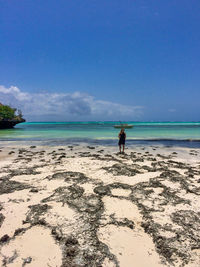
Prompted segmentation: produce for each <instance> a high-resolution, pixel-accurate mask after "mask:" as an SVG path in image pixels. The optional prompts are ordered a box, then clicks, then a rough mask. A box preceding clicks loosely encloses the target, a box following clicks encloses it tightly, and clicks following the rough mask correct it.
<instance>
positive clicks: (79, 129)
mask: <svg viewBox="0 0 200 267" xmlns="http://www.w3.org/2000/svg"><path fill="white" fill-rule="evenodd" d="M123 123H128V124H133V125H134V127H133V128H132V129H126V134H127V143H128V144H135V143H141V144H145V143H155V144H156V143H164V144H166V145H175V144H176V145H177V144H178V145H187V146H189V147H200V122H132V121H128V122H123ZM116 124H119V122H103V121H95V122H26V123H21V124H18V125H16V126H15V128H14V129H8V130H0V142H3V141H19V142H20V141H27V142H28V141H40V142H43V143H44V144H47V145H62V144H68V143H74V142H76V143H79V142H87V143H93V144H103V145H106V144H107V145H109V144H111V145H112V144H116V143H117V140H118V133H119V129H115V128H114V125H116Z"/></svg>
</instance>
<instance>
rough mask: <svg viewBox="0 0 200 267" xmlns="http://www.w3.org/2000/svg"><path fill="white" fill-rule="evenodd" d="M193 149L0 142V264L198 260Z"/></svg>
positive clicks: (199, 191)
mask: <svg viewBox="0 0 200 267" xmlns="http://www.w3.org/2000/svg"><path fill="white" fill-rule="evenodd" d="M199 155H200V149H198V148H195V149H191V148H186V147H180V146H164V145H149V146H146V145H142V144H136V145H134V146H130V147H129V146H128V149H127V150H126V154H119V153H118V147H117V146H113V145H109V146H108V145H104V146H102V145H91V144H86V143H82V144H80V143H79V144H69V145H65V146H61V145H59V146H44V145H34V144H33V142H32V144H30V143H29V144H25V145H23V144H22V143H19V142H18V145H17V142H16V143H15V142H13V141H12V142H1V144H0V183H1V186H0V188H1V189H0V226H1V227H0V250H1V253H0V262H1V264H3V263H8V262H10V264H11V266H16V265H20V264H21V265H23V264H24V265H25V264H26V263H29V264H30V266H48V264H49V265H50V266H86V265H87V266H92V264H96V265H95V266H98V264H99V265H101V266H104V267H113V266H120V267H127V266H131V265H130V264H132V263H135V264H136V266H140V267H142V266H145V267H146V266H155V267H157V266H172V265H174V266H183V265H184V266H188V267H189V266H191V267H196V266H198V265H199V256H200V249H199V240H200V236H199V228H200V216H199V210H200V201H199V200H200V186H199V183H200V180H199V179H200V161H199ZM47 244H48V246H47ZM52 251H54V253H52ZM41 263H42V265H41ZM21 265H20V266H21Z"/></svg>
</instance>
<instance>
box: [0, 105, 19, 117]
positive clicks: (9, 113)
mask: <svg viewBox="0 0 200 267" xmlns="http://www.w3.org/2000/svg"><path fill="white" fill-rule="evenodd" d="M16 111H17V114H16ZM10 120H15V121H21V120H24V119H23V115H22V112H21V110H17V109H16V108H11V107H10V106H8V105H2V104H1V103H0V121H10Z"/></svg>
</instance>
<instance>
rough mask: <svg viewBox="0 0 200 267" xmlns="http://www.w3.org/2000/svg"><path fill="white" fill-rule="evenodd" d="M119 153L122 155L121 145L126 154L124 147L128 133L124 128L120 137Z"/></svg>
mask: <svg viewBox="0 0 200 267" xmlns="http://www.w3.org/2000/svg"><path fill="white" fill-rule="evenodd" d="M118 137H119V143H118V145H119V152H120V153H121V145H122V146H123V153H124V146H125V141H126V133H125V131H124V129H123V128H122V129H121V131H120V133H119V135H118Z"/></svg>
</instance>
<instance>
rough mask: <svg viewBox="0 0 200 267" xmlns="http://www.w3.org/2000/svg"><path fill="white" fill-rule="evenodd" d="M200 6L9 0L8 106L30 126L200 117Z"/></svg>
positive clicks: (2, 76)
mask: <svg viewBox="0 0 200 267" xmlns="http://www.w3.org/2000/svg"><path fill="white" fill-rule="evenodd" d="M199 29H200V1H199V0H168V1H162V0H160V1H159V0H158V1H155V0H123V1H121V0H101V1H99V0H84V1H83V0H59V1H55V0H20V1H19V0H0V102H1V103H3V104H9V105H11V106H13V107H16V108H20V109H21V110H22V112H23V114H24V117H25V118H26V119H27V121H84V120H132V121H200V105H199V99H200V30H199Z"/></svg>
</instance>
